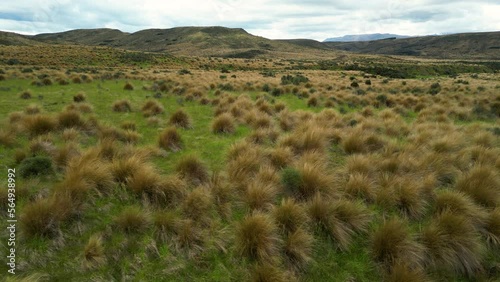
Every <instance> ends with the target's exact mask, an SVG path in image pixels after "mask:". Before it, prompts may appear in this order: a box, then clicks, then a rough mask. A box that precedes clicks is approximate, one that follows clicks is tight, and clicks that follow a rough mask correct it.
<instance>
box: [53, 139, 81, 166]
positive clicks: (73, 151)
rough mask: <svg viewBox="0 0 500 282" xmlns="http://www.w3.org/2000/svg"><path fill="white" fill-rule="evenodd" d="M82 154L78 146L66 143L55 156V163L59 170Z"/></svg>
mask: <svg viewBox="0 0 500 282" xmlns="http://www.w3.org/2000/svg"><path fill="white" fill-rule="evenodd" d="M79 154H80V151H79V148H78V145H77V144H75V143H66V144H64V145H62V146H61V147H60V148H58V149H57V150H56V151H55V153H54V154H53V159H54V163H55V164H56V165H57V167H59V168H64V167H66V165H67V164H68V163H69V161H70V160H71V159H73V158H74V157H77V156H78V155H79Z"/></svg>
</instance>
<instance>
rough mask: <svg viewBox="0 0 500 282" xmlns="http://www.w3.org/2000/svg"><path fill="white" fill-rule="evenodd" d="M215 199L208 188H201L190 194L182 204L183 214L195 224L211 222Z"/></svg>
mask: <svg viewBox="0 0 500 282" xmlns="http://www.w3.org/2000/svg"><path fill="white" fill-rule="evenodd" d="M212 208H213V198H212V195H211V193H210V190H209V189H208V188H207V187H203V186H199V187H197V188H195V189H194V190H192V191H191V192H189V193H188V194H187V195H186V198H185V199H184V202H183V203H182V206H181V210H182V213H183V214H184V215H185V216H186V217H187V218H189V219H192V220H193V221H194V222H197V223H202V224H206V223H208V222H209V221H210V216H211V210H212Z"/></svg>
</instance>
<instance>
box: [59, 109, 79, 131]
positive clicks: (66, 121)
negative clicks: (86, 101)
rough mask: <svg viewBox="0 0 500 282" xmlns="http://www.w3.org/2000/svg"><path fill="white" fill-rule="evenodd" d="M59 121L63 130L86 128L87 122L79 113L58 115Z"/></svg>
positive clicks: (65, 112)
mask: <svg viewBox="0 0 500 282" xmlns="http://www.w3.org/2000/svg"><path fill="white" fill-rule="evenodd" d="M57 121H58V124H59V127H60V128H61V129H66V128H81V129H83V128H84V127H85V121H84V120H83V118H82V116H81V114H80V113H79V112H77V111H64V112H60V113H59V114H58V115H57Z"/></svg>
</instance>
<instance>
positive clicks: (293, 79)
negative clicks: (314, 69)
mask: <svg viewBox="0 0 500 282" xmlns="http://www.w3.org/2000/svg"><path fill="white" fill-rule="evenodd" d="M308 81H309V78H307V77H305V76H303V75H301V74H297V75H295V76H293V75H290V74H287V75H284V76H282V77H281V84H282V85H287V84H293V85H299V84H301V83H306V82H308Z"/></svg>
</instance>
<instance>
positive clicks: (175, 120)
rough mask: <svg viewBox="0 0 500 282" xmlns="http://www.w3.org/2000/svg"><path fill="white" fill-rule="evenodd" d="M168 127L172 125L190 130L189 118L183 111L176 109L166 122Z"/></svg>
mask: <svg viewBox="0 0 500 282" xmlns="http://www.w3.org/2000/svg"><path fill="white" fill-rule="evenodd" d="M168 123H169V124H170V125H174V126H176V127H181V128H186V129H188V128H191V127H192V125H191V118H190V117H189V115H188V114H187V113H186V111H184V110H183V109H178V110H177V111H175V112H174V113H173V114H172V115H171V116H170V119H169V121H168Z"/></svg>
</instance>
